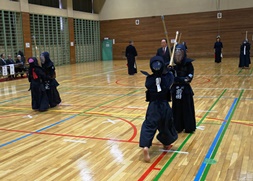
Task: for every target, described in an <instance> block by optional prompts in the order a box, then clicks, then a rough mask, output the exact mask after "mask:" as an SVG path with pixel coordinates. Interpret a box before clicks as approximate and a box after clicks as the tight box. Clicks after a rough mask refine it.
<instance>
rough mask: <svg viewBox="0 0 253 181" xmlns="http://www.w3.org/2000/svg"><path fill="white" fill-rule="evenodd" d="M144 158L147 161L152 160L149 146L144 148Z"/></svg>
mask: <svg viewBox="0 0 253 181" xmlns="http://www.w3.org/2000/svg"><path fill="white" fill-rule="evenodd" d="M143 154H144V160H145V162H150V156H149V152H148V147H144V148H143Z"/></svg>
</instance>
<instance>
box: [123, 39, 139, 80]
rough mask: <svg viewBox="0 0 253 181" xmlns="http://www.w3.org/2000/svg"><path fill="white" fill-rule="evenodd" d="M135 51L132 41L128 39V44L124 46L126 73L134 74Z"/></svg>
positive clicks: (135, 71)
mask: <svg viewBox="0 0 253 181" xmlns="http://www.w3.org/2000/svg"><path fill="white" fill-rule="evenodd" d="M137 55H138V54H137V51H136V49H135V47H134V42H133V41H129V45H128V46H127V47H126V52H125V56H126V57H127V66H128V74H129V75H134V74H135V73H137V65H136V61H135V57H136V56H137Z"/></svg>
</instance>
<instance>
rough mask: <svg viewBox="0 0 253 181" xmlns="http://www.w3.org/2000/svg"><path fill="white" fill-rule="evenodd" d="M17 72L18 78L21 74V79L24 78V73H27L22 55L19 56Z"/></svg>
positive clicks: (16, 66)
mask: <svg viewBox="0 0 253 181" xmlns="http://www.w3.org/2000/svg"><path fill="white" fill-rule="evenodd" d="M15 72H16V76H17V74H20V75H21V77H24V72H26V68H25V62H24V61H23V60H22V59H21V55H18V56H17V60H16V65H15Z"/></svg>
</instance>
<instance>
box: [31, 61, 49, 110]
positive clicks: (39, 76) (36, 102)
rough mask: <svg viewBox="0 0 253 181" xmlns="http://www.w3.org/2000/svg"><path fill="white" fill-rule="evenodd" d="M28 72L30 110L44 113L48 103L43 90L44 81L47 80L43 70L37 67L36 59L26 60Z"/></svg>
mask: <svg viewBox="0 0 253 181" xmlns="http://www.w3.org/2000/svg"><path fill="white" fill-rule="evenodd" d="M28 62H29V65H30V66H29V70H28V80H29V82H30V89H29V90H30V91H31V103H32V109H34V110H38V111H46V110H47V109H48V108H49V101H48V97H47V94H46V89H45V80H47V79H48V77H47V76H46V74H45V72H44V70H43V69H42V68H41V67H40V66H39V64H38V60H37V58H36V57H30V58H28Z"/></svg>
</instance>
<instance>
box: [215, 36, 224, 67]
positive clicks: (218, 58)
mask: <svg viewBox="0 0 253 181" xmlns="http://www.w3.org/2000/svg"><path fill="white" fill-rule="evenodd" d="M213 48H214V57H215V62H216V63H220V62H221V59H222V50H223V44H222V42H221V39H220V36H217V38H216V42H215V43H214V47H213Z"/></svg>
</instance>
